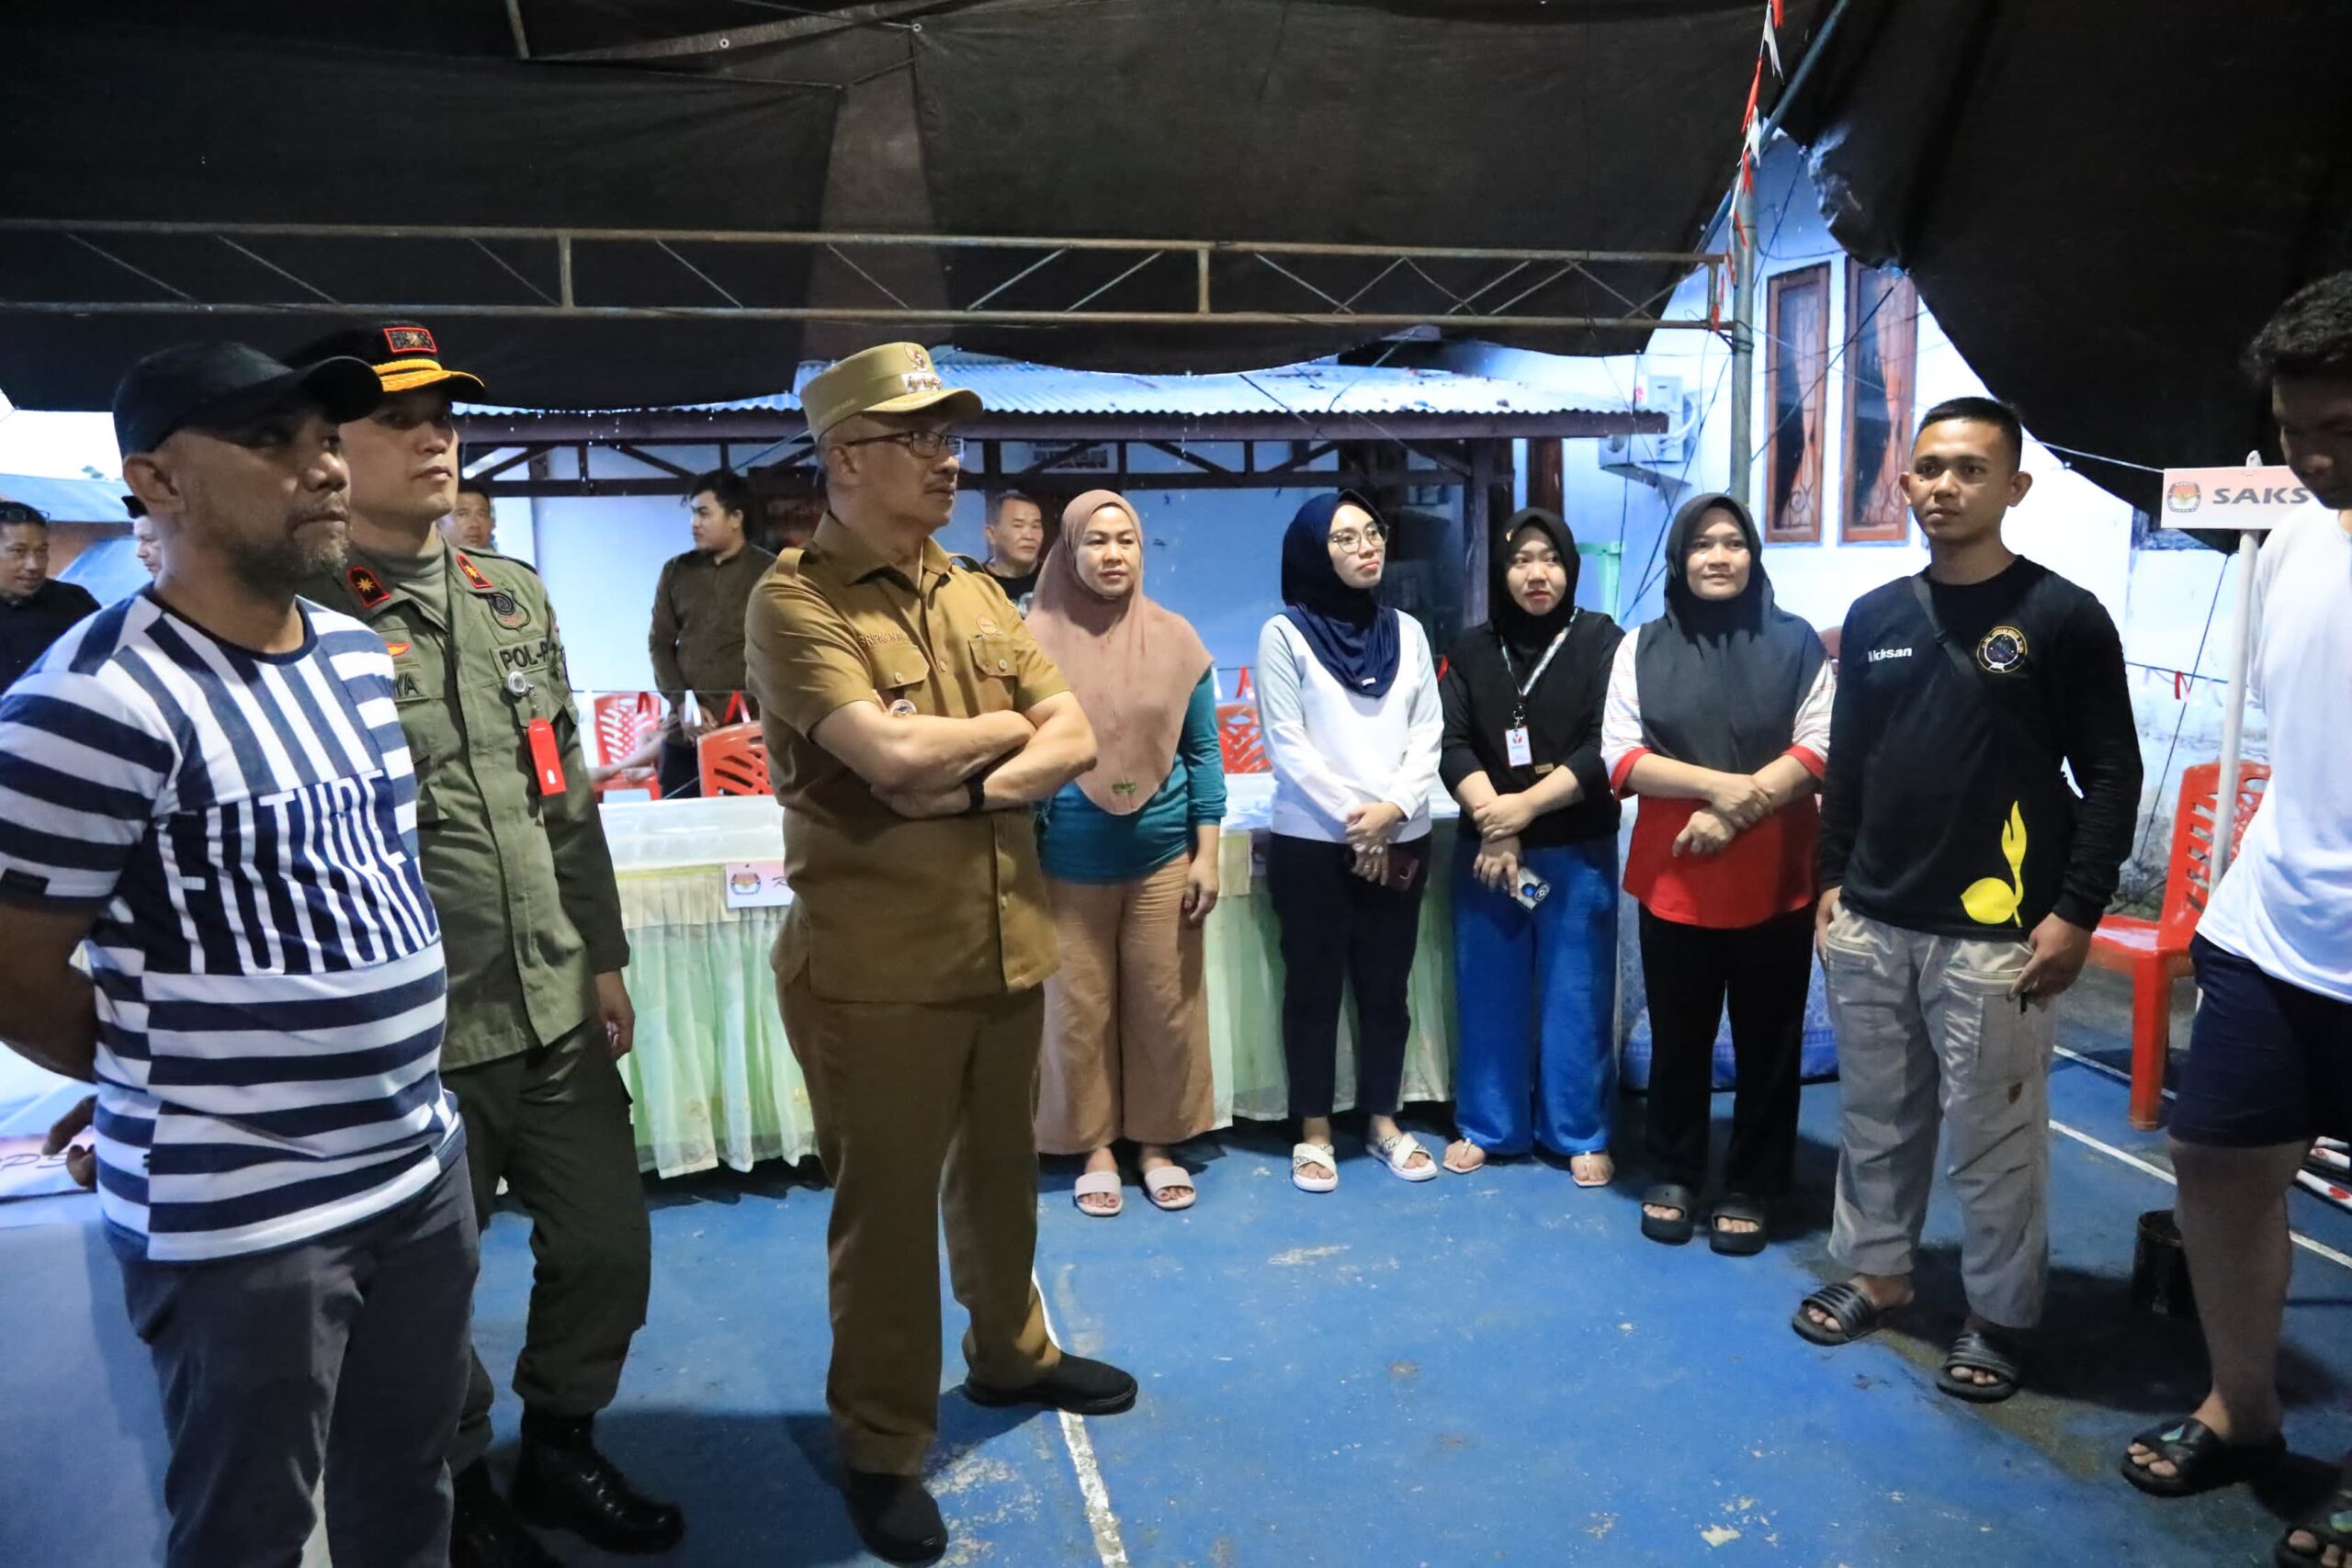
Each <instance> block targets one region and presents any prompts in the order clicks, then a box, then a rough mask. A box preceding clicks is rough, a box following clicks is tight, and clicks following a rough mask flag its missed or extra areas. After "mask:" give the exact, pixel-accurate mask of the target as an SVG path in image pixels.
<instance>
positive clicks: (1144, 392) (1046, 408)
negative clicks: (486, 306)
mask: <svg viewBox="0 0 2352 1568" xmlns="http://www.w3.org/2000/svg"><path fill="white" fill-rule="evenodd" d="M933 357H934V360H935V362H936V363H937V365H938V366H939V370H940V374H941V376H942V377H944V378H945V379H946V380H947V381H948V382H949V383H950V384H951V385H954V386H959V387H969V388H970V389H972V390H974V391H976V392H978V393H979V395H980V400H981V401H982V402H984V403H986V404H987V405H988V408H989V412H990V413H997V414H1158V415H1174V416H1177V417H1183V416H1187V415H1190V416H1193V417H1209V416H1214V415H1217V414H1281V413H1306V414H1320V413H1335V412H1336V413H1361V414H1368V415H1373V416H1382V415H1397V414H1417V413H1424V414H1454V415H1463V414H1471V415H1476V414H1542V413H1620V412H1626V411H1627V410H1628V409H1629V408H1630V407H1631V406H1632V405H1630V404H1628V403H1623V402H1619V401H1614V400H1602V399H1595V398H1593V397H1591V396H1590V395H1589V394H1585V393H1579V392H1573V391H1570V392H1563V391H1561V390H1559V389H1545V388H1543V387H1536V386H1530V385H1528V384H1527V383H1525V382H1521V381H1508V380H1503V379H1500V378H1495V377H1489V376H1468V375H1464V374H1461V373H1460V372H1458V371H1453V370H1423V369H1415V368H1411V367H1404V366H1392V365H1374V366H1363V365H1341V364H1339V363H1337V362H1336V361H1334V360H1329V359H1318V360H1314V361H1310V362H1309V363H1307V364H1305V365H1284V366H1279V367H1275V368H1273V369H1271V370H1247V371H1235V372H1229V373H1220V374H1216V375H1206V376H1177V375H1169V376H1137V375H1130V374H1128V373H1126V372H1125V371H1114V370H1060V369H1057V368H1055V367H1052V366H1050V365H1032V364H1030V363H1028V362H1026V361H1024V360H1019V359H999V358H996V357H995V356H993V355H985V354H967V353H965V352H964V351H962V350H960V349H955V348H943V349H941V350H939V351H938V353H937V354H936V355H934V356H933ZM825 364H826V362H824V361H821V360H820V361H812V362H810V363H808V364H804V365H802V366H801V367H800V368H799V371H798V372H797V374H796V375H795V376H794V377H793V378H792V387H793V389H792V391H790V392H777V393H772V394H770V395H769V396H766V397H762V398H741V399H737V400H734V401H731V402H723V403H692V404H688V405H685V407H686V409H687V410H689V411H691V412H730V411H735V410H744V409H769V410H776V411H780V412H797V411H798V410H799V407H800V399H799V397H798V395H797V394H798V392H799V389H801V388H802V387H804V386H806V385H808V383H809V378H812V377H814V376H816V375H817V374H818V373H819V372H820V371H822V370H823V369H824V368H825ZM461 412H463V411H461ZM479 412H485V413H521V412H529V411H526V410H520V409H503V408H496V409H494V408H491V407H488V406H486V405H485V406H482V407H481V408H480V410H479ZM631 412H650V411H642V410H639V411H631ZM665 412H666V411H665Z"/></svg>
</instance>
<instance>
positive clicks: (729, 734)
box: [696, 722, 771, 800]
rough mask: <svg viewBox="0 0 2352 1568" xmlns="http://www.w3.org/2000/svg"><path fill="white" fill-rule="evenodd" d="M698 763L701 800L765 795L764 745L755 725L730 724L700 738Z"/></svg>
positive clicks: (754, 723)
mask: <svg viewBox="0 0 2352 1568" xmlns="http://www.w3.org/2000/svg"><path fill="white" fill-rule="evenodd" d="M696 756H697V757H698V758H699V760H700V761H701V762H702V795H703V798H704V799H705V800H711V799H715V798H717V797H718V796H719V795H767V794H769V793H771V791H770V789H769V786H768V744H767V740H766V739H765V738H764V737H763V736H762V735H761V733H760V727H759V725H758V724H757V723H756V722H753V723H748V724H730V725H729V726H728V727H727V728H724V729H714V730H712V731H711V732H710V733H709V734H707V735H706V736H704V737H703V738H702V745H701V747H700V748H699V750H697V752H696Z"/></svg>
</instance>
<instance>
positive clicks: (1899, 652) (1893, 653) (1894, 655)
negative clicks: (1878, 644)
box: [1870, 648, 1911, 664]
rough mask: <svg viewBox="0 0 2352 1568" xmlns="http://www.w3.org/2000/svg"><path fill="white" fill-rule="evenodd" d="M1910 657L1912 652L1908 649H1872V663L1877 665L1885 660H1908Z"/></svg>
mask: <svg viewBox="0 0 2352 1568" xmlns="http://www.w3.org/2000/svg"><path fill="white" fill-rule="evenodd" d="M1910 657H1911V650H1910V649H1907V648H1873V649H1871V657H1870V662H1871V663H1872V664H1876V663H1877V662H1879V661H1880V660H1883V659H1908V658H1910Z"/></svg>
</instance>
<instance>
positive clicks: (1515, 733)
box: [1495, 609, 1577, 768]
mask: <svg viewBox="0 0 2352 1568" xmlns="http://www.w3.org/2000/svg"><path fill="white" fill-rule="evenodd" d="M1576 624H1577V612H1576V611H1575V610H1574V609H1570V610H1569V611H1568V624H1567V626H1562V627H1561V628H1560V629H1559V632H1558V633H1557V635H1555V637H1553V638H1552V646H1551V647H1549V648H1547V649H1544V657H1543V658H1542V659H1540V660H1536V663H1535V668H1534V669H1533V670H1532V671H1528V675H1527V679H1526V680H1524V681H1522V680H1521V679H1520V678H1519V671H1517V670H1516V669H1514V668H1512V666H1511V661H1510V644H1508V643H1506V642H1504V641H1503V639H1502V634H1501V633H1499V632H1498V633H1496V634H1495V646H1496V647H1497V648H1498V649H1500V650H1501V652H1502V656H1503V673H1504V674H1505V675H1507V676H1509V677H1510V682H1511V684H1512V685H1513V686H1514V687H1516V688H1517V689H1518V691H1519V700H1518V702H1517V703H1516V704H1515V705H1513V706H1512V708H1511V715H1510V728H1508V729H1506V730H1504V731H1503V756H1504V758H1505V760H1506V761H1509V762H1510V765H1511V766H1512V767H1514V768H1532V767H1533V766H1534V765H1535V743H1534V739H1533V737H1532V736H1531V735H1530V734H1529V732H1528V728H1527V694H1529V693H1530V692H1532V691H1533V690H1535V682H1538V681H1541V680H1542V679H1544V671H1546V670H1549V669H1550V668H1552V656H1553V655H1554V654H1555V653H1557V652H1559V651H1560V645H1561V644H1562V643H1564V642H1566V641H1567V640H1568V631H1569V628H1570V627H1572V626H1575V625H1576Z"/></svg>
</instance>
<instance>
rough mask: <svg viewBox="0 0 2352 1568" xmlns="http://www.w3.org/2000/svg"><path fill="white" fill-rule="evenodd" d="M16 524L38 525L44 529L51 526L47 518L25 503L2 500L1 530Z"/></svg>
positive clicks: (0, 508) (0, 511) (0, 506)
mask: <svg viewBox="0 0 2352 1568" xmlns="http://www.w3.org/2000/svg"><path fill="white" fill-rule="evenodd" d="M14 523H38V524H40V525H41V526H42V527H44V528H46V527H48V526H49V519H48V517H47V516H45V515H44V514H42V513H40V512H37V511H35V510H34V509H33V508H31V507H29V506H27V505H26V504H25V503H24V502H21V501H7V500H0V528H6V527H7V526H8V525H11V524H14Z"/></svg>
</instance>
